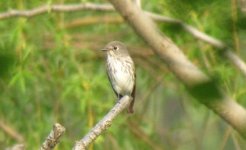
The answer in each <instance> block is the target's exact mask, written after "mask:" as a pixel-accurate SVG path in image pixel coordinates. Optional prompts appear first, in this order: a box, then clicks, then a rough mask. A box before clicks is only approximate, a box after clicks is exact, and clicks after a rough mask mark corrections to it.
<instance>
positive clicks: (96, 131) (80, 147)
mask: <svg viewBox="0 0 246 150" xmlns="http://www.w3.org/2000/svg"><path fill="white" fill-rule="evenodd" d="M130 102H131V98H130V97H129V96H124V97H122V98H121V99H120V100H119V101H118V103H116V104H115V106H114V107H113V108H112V109H111V110H110V111H109V112H108V114H107V115H106V116H104V118H103V119H102V120H100V121H99V122H98V123H97V124H96V125H95V126H94V127H93V128H92V129H91V130H90V131H89V132H88V133H87V134H86V135H85V136H84V137H83V138H82V139H81V140H80V141H78V142H76V144H75V146H74V148H73V149H74V150H85V149H86V147H88V146H89V144H90V143H91V142H93V141H94V140H95V139H96V138H97V137H98V136H99V135H101V134H102V132H103V131H105V130H106V129H108V127H109V126H111V124H112V121H113V120H114V119H115V118H116V117H117V116H118V115H119V113H120V112H122V111H123V110H124V109H125V108H126V107H127V106H128V105H129V104H130Z"/></svg>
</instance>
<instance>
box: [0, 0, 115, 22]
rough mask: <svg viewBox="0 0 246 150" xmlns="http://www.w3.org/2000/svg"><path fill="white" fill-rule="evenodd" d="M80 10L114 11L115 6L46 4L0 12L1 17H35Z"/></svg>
mask: <svg viewBox="0 0 246 150" xmlns="http://www.w3.org/2000/svg"><path fill="white" fill-rule="evenodd" d="M79 10H97V11H108V10H110V11H112V10H114V8H113V7H112V6H111V5H109V4H93V3H83V4H70V5H62V4H61V5H59V4H57V5H44V6H41V7H38V8H34V9H31V10H10V11H8V12H5V13H1V14H0V20H1V19H8V18H12V17H27V18H30V17H33V16H36V15H41V14H44V13H49V12H74V11H79Z"/></svg>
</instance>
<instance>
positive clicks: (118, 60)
mask: <svg viewBox="0 0 246 150" xmlns="http://www.w3.org/2000/svg"><path fill="white" fill-rule="evenodd" d="M102 50H103V51H105V52H106V61H107V74H108V78H109V81H110V83H111V86H112V88H113V90H114V92H115V94H116V95H117V97H118V100H120V99H121V98H122V97H123V96H125V95H128V96H131V97H132V101H131V103H130V105H129V107H128V112H129V113H133V105H134V100H135V87H136V73H135V66H134V62H133V60H132V58H131V56H130V55H129V53H128V50H127V47H126V46H125V44H123V43H122V42H119V41H112V42H110V43H108V44H107V45H106V46H105V47H104V48H103V49H102Z"/></svg>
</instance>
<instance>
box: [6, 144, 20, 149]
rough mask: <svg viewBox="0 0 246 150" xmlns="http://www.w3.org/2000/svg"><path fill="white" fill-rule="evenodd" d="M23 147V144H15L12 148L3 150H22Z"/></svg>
mask: <svg viewBox="0 0 246 150" xmlns="http://www.w3.org/2000/svg"><path fill="white" fill-rule="evenodd" d="M24 149H25V145H24V144H16V145H14V146H12V147H9V148H6V149H5V150H24Z"/></svg>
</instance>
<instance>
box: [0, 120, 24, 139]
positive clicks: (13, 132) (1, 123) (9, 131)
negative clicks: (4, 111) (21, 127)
mask: <svg viewBox="0 0 246 150" xmlns="http://www.w3.org/2000/svg"><path fill="white" fill-rule="evenodd" d="M0 128H1V129H2V130H3V131H4V132H5V133H6V134H8V135H9V136H10V137H11V138H13V139H15V140H16V141H17V142H20V143H22V142H23V141H24V138H23V136H22V135H21V134H20V133H18V132H17V131H16V130H15V129H14V128H12V127H11V126H10V125H9V124H6V123H5V121H4V120H0Z"/></svg>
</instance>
